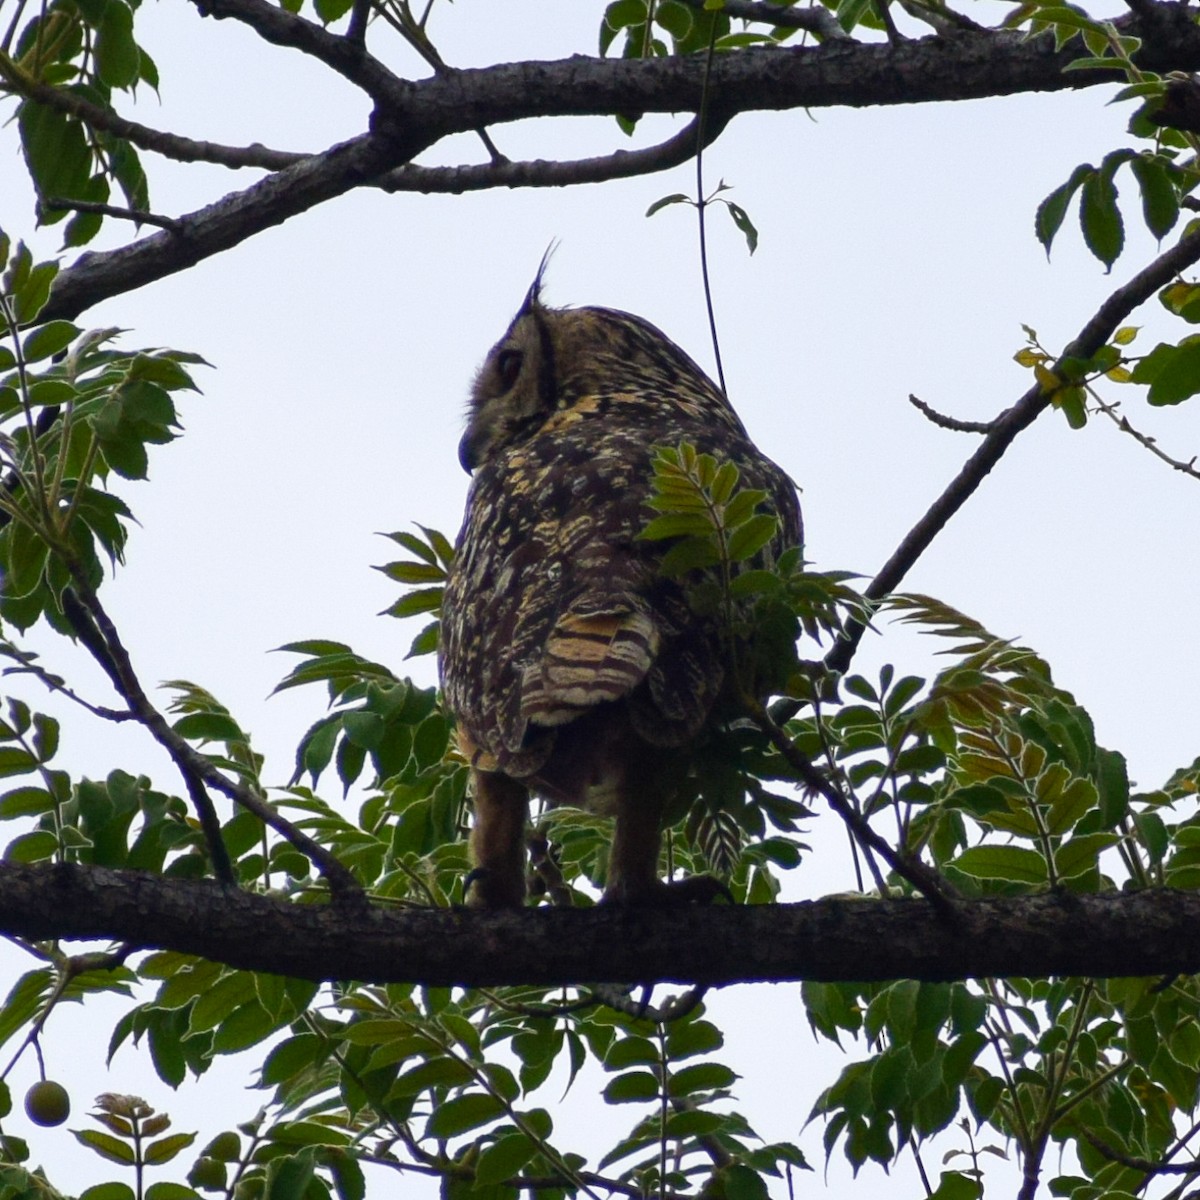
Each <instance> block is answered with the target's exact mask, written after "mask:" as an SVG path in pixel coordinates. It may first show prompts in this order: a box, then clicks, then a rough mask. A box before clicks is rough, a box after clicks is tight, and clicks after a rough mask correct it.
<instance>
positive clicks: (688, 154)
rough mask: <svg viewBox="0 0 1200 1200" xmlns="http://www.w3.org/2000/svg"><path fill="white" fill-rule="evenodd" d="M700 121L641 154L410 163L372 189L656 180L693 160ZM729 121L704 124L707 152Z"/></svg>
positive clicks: (472, 189)
mask: <svg viewBox="0 0 1200 1200" xmlns="http://www.w3.org/2000/svg"><path fill="white" fill-rule="evenodd" d="M698 124H699V122H698V120H693V121H689V122H688V123H687V125H686V126H685V127H684V128H683V129H681V130H680V131H679V132H678V133H676V134H673V135H672V136H671V137H669V138H667V140H666V141H664V142H659V143H658V145H656V146H647V147H645V148H644V149H641V150H614V151H613V153H612V154H603V155H599V156H598V157H596V158H580V159H576V160H574V161H573V162H547V161H545V160H543V159H537V160H534V161H532V162H507V161H505V162H489V163H472V164H470V165H467V166H461V167H422V166H419V165H417V164H416V163H407V164H405V165H404V166H402V167H397V168H396V169H395V170H394V171H389V172H388V173H387V174H386V175H383V176H381V177H380V178H379V179H377V180H375V181H374V183H373V184H372V186H373V187H377V188H379V189H381V190H382V191H385V192H425V193H451V194H454V195H458V194H460V193H462V192H477V191H483V190H484V189H486V188H494V187H510V188H517V187H567V186H570V185H573V184H578V183H606V182H607V181H608V180H610V179H630V178H632V177H634V176H637V175H653V174H654V173H655V172H657V171H667V170H670V169H671V168H672V167H677V166H679V164H680V163H685V162H687V161H688V160H689V159H691V158H692V157H694V156H695V153H696V130H697V125H698ZM727 124H728V117H725V118H722V119H718V120H714V119H713V118H712V117H709V118H708V120H706V121H705V124H704V143H703V144H704V146H706V147H707V146H710V145H712V143H713V142H715V141H716V140H717V138H718V137H719V136H720V134H721V133H722V131H723V130H724V128H725V126H726V125H727Z"/></svg>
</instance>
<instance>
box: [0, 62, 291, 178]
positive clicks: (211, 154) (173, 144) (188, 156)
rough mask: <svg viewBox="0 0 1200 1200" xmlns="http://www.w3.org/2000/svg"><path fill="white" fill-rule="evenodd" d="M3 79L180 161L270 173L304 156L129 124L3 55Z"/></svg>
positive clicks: (18, 91)
mask: <svg viewBox="0 0 1200 1200" xmlns="http://www.w3.org/2000/svg"><path fill="white" fill-rule="evenodd" d="M0 79H4V80H5V81H6V82H7V83H8V84H9V86H10V87H11V88H12V89H13V91H14V92H15V93H16V94H17V95H19V96H22V97H24V98H25V99H26V100H31V101H33V102H34V103H36V104H43V105H45V106H46V107H47V108H52V109H54V110H55V111H56V112H61V113H66V114H67V115H68V116H72V117H76V118H77V119H78V120H80V121H82V122H83V123H84V124H85V125H87V126H89V127H90V128H92V129H101V130H103V131H104V132H105V133H111V134H113V135H114V136H116V137H120V138H124V139H125V140H126V141H129V142H132V143H133V144H134V145H135V146H140V147H141V148H142V149H143V150H151V151H153V152H154V153H156V154H161V155H162V156H163V157H164V158H172V159H177V160H178V161H180V162H211V163H218V164H219V165H221V166H223V167H264V168H265V169H267V170H268V171H277V170H279V169H280V168H281V167H286V166H290V165H291V164H292V163H294V162H298V161H299V160H300V159H302V158H304V157H305V156H304V155H303V154H295V153H288V152H286V151H283V150H268V149H267V147H266V146H259V145H254V146H222V145H219V144H218V143H216V142H197V141H195V140H193V139H192V138H187V137H181V136H180V135H179V134H177V133H164V132H163V131H162V130H161V129H151V128H150V126H149V125H141V124H139V123H138V122H137V121H128V120H126V119H125V118H124V117H122V116H119V115H118V114H117V113H115V112H113V111H112V109H110V108H105V107H103V106H102V105H99V104H95V103H93V102H92V101H90V100H88V99H87V98H86V97H84V96H81V95H79V94H78V93H77V92H68V91H66V90H64V89H63V88H57V87H51V86H50V84H47V83H41V82H39V81H38V80H36V79H34V78H32V77H31V76H29V75H28V74H27V73H26V72H24V71H21V70H20V69H19V68H18V67H17V65H16V64H15V63H13V62H11V61H10V60H9V59H7V58H6V57H5V56H3V55H0Z"/></svg>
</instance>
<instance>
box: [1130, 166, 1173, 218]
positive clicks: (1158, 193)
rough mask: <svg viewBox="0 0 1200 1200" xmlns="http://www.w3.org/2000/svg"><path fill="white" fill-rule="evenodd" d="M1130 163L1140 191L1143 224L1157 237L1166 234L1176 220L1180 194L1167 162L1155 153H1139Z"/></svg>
mask: <svg viewBox="0 0 1200 1200" xmlns="http://www.w3.org/2000/svg"><path fill="white" fill-rule="evenodd" d="M1129 166H1130V169H1131V170H1132V171H1133V177H1134V178H1135V179H1136V180H1137V182H1138V187H1139V188H1141V191H1142V216H1143V217H1144V218H1145V220H1146V227H1147V228H1148V229H1149V230H1150V232H1151V233H1152V234H1154V236H1155V237H1156V238H1163V237H1166V235H1167V234H1168V233H1170V232H1171V230H1172V229H1173V228H1174V227H1175V222H1176V221H1178V220H1179V193H1178V192H1177V190H1176V188H1175V185H1174V183H1172V182H1171V173H1170V171H1169V170H1168V168H1167V164H1166V161H1165V160H1164V159H1162V158H1160V157H1158V156H1157V155H1149V154H1139V155H1138V156H1137V157H1136V158H1134V159H1131V160H1130V163H1129Z"/></svg>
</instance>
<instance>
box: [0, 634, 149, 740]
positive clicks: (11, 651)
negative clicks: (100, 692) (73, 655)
mask: <svg viewBox="0 0 1200 1200" xmlns="http://www.w3.org/2000/svg"><path fill="white" fill-rule="evenodd" d="M0 655H9V656H10V657H13V658H16V660H17V661H18V662H19V663H20V664H21V665H20V666H19V667H5V668H4V669H3V670H2V671H0V675H32V676H33V677H34V678H35V679H37V680H39V681H40V682H41V683H42V684H44V685H45V686H46V688H47V689H49V690H50V691H51V692H57V693H58V694H59V695H60V696H65V697H66V698H67V699H68V700H72V701H74V702H75V703H76V704H78V705H79V707H80V708H83V709H86V710H87V711H88V712H90V713H91V714H92V716H94V717H100V718H102V719H103V720H105V721H112V722H114V723H115V724H120V723H121V722H123V721H136V720H137V713H135V712H133V711H131V710H130V709H128V708H106V707H105V706H104V705H103V704H93V703H92V702H91V701H90V700H85V699H84V698H83V697H82V696H80V695H79V694H78V693H77V692H76V691H74V690H73V689H72V688H69V687H67V685H66V683H65V682H64V681H63V680H62V679H60V678H59V677H58V676H57V675H54V674H52V673H51V672H50V671H47V670H46V668H45V667H42V666H39V665H38V664H37V663H34V662H30V661H29V659H28V658H25V657H22V655H21V653H20V652H19V651H18V650H17V648H16V647H15V646H12V645H4V644H3V643H0Z"/></svg>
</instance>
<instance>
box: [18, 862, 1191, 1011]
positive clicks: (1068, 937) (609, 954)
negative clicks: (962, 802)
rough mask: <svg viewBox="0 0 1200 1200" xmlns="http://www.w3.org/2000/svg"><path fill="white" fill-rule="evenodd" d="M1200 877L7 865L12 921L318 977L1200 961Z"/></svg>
mask: <svg viewBox="0 0 1200 1200" xmlns="http://www.w3.org/2000/svg"><path fill="white" fill-rule="evenodd" d="M1198 927H1200V893H1198V892H1196V891H1192V890H1188V891H1177V890H1172V889H1160V890H1154V891H1145V892H1129V893H1124V892H1105V893H1099V894H1094V895H1088V894H1075V893H1070V892H1054V893H1046V894H1042V895H1036V896H1020V897H992V898H987V899H982V900H969V901H968V900H964V901H961V902H959V904H958V905H957V912H956V920H955V921H953V922H948V921H946V920H945V918H944V917H943V916H942V915H941V914H940V913H939V912H938V910H937V908H935V906H934V905H932V904H930V903H929V902H927V901H925V900H921V899H913V898H889V899H885V900H875V899H871V900H868V899H864V898H858V897H856V898H850V899H847V898H845V897H836V898H829V899H825V900H819V901H814V902H810V903H804V904H770V905H765V904H764V905H726V904H713V905H688V906H685V907H681V908H663V909H644V908H638V907H624V906H621V905H616V904H613V905H598V906H596V907H593V908H588V909H583V908H570V909H568V908H554V907H551V906H548V905H543V906H541V907H539V908H531V909H523V910H521V911H512V912H499V911H497V912H482V911H475V910H467V909H446V908H429V909H413V908H408V909H403V910H399V909H388V908H383V907H381V906H374V907H365V906H364V907H362V908H358V907H353V906H349V905H335V904H331V905H319V904H304V903H297V902H289V901H285V900H281V899H278V898H276V897H270V896H262V895H257V894H255V893H253V892H249V891H238V890H235V889H232V888H229V887H226V886H223V885H222V884H219V883H217V882H216V881H214V880H210V879H199V880H182V879H171V878H166V877H162V876H158V875H153V874H150V873H147V872H141V871H130V870H123V871H117V870H112V869H109V868H104V867H91V866H82V865H78V864H55V863H38V864H26V863H16V862H5V863H2V864H0V932H5V933H8V934H11V935H13V936H15V937H22V938H26V939H29V940H34V941H41V940H45V939H49V938H72V939H75V938H79V939H104V940H113V941H118V942H125V943H128V944H129V945H131V946H133V947H135V948H136V949H149V948H159V949H168V950H175V951H178V952H179V953H182V954H197V955H200V956H201V957H203V958H208V959H211V960H212V961H214V962H220V963H224V964H227V965H228V966H231V967H236V968H239V969H243V970H253V971H267V972H270V973H272V974H277V975H292V976H296V977H297V978H301V979H312V980H338V979H358V980H363V981H371V982H376V983H387V982H393V981H396V982H407V983H425V984H429V985H431V986H434V985H436V986H451V985H453V986H463V987H467V986H473V987H491V986H499V985H502V984H522V985H529V986H541V985H545V986H550V987H558V986H561V985H567V984H585V983H587V982H589V981H594V980H595V979H597V978H600V979H606V980H611V981H612V982H613V983H629V984H634V985H640V984H645V983H646V982H647V981H650V980H654V981H655V982H664V983H666V982H673V983H681V984H710V985H713V986H717V985H722V984H730V983H753V982H781V981H784V980H797V979H813V980H821V981H850V980H855V981H863V982H870V981H878V980H889V979H918V980H922V979H923V980H930V981H944V980H953V979H972V978H994V977H1001V976H1019V977H1021V978H1043V977H1046V976H1049V975H1059V976H1064V975H1086V976H1089V977H1093V978H1105V977H1112V976H1126V975H1169V974H1176V973H1178V974H1181V975H1189V974H1193V973H1195V972H1197V971H1200V939H1197V938H1196V937H1195V936H1194V931H1195V930H1196V928H1198Z"/></svg>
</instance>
